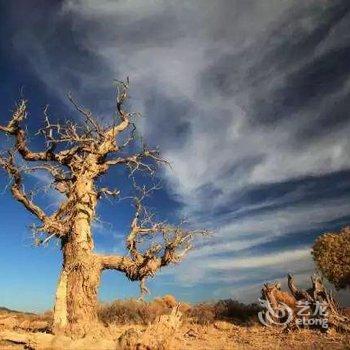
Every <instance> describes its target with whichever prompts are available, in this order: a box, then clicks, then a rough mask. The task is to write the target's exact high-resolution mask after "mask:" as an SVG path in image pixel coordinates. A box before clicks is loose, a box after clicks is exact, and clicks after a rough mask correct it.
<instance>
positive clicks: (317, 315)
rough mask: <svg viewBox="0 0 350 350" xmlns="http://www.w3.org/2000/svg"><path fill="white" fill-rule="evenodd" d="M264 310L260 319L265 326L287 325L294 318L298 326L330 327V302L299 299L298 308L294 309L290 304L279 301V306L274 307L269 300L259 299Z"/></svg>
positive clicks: (260, 313)
mask: <svg viewBox="0 0 350 350" xmlns="http://www.w3.org/2000/svg"><path fill="white" fill-rule="evenodd" d="M259 303H260V305H261V306H262V307H263V308H264V310H262V311H260V312H259V313H258V318H259V321H260V322H261V323H262V324H263V325H265V326H273V325H277V326H279V327H283V328H285V327H287V326H288V324H290V322H291V321H292V320H294V321H295V324H296V325H297V326H304V327H305V326H307V327H309V326H311V327H312V326H321V327H322V328H324V329H327V328H328V318H327V317H328V311H327V309H328V304H327V303H324V302H319V301H316V303H314V304H311V303H310V302H308V301H298V302H297V304H296V310H294V311H293V310H292V309H291V308H290V307H289V306H288V305H286V304H285V303H283V302H279V303H278V306H277V307H274V308H273V307H272V306H271V304H270V303H269V301H268V300H265V299H259Z"/></svg>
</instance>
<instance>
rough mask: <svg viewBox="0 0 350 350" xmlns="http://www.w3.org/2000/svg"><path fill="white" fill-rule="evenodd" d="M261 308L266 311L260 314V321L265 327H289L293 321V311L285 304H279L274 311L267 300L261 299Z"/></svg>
mask: <svg viewBox="0 0 350 350" xmlns="http://www.w3.org/2000/svg"><path fill="white" fill-rule="evenodd" d="M259 303H260V305H261V306H263V307H264V308H265V310H263V311H260V312H259V313H258V318H259V321H260V322H261V323H262V324H263V325H265V326H272V325H277V326H280V327H283V328H285V327H287V325H288V324H289V323H290V322H291V321H292V319H293V310H292V309H291V308H290V307H289V306H288V305H286V304H285V303H279V304H278V306H277V307H276V308H275V309H274V308H272V307H271V305H270V303H269V302H268V301H267V300H264V299H259Z"/></svg>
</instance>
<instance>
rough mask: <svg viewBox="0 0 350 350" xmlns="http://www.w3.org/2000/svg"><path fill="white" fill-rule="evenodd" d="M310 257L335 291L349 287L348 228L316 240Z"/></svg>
mask: <svg viewBox="0 0 350 350" xmlns="http://www.w3.org/2000/svg"><path fill="white" fill-rule="evenodd" d="M312 256H313V258H314V260H315V262H316V264H317V267H318V269H319V270H320V271H321V273H322V275H323V276H324V277H325V278H327V279H328V281H330V282H331V283H333V284H334V286H335V287H336V288H337V289H341V288H346V287H347V286H350V227H344V228H343V229H342V230H341V231H340V232H337V233H326V234H324V235H322V236H320V237H319V238H317V240H316V242H315V243H314V245H313V247H312Z"/></svg>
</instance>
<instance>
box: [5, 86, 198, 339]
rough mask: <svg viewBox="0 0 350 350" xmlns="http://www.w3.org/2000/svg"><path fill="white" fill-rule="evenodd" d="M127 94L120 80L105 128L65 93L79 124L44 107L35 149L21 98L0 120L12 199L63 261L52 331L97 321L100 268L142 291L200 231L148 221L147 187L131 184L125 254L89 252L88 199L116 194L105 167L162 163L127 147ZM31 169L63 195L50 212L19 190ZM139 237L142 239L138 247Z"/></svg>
mask: <svg viewBox="0 0 350 350" xmlns="http://www.w3.org/2000/svg"><path fill="white" fill-rule="evenodd" d="M127 97H128V83H118V87H117V94H116V116H115V118H114V119H113V122H111V123H110V125H109V126H105V125H104V124H103V123H102V122H101V121H99V120H98V119H97V118H96V117H94V116H93V114H92V113H91V112H90V111H88V110H86V109H84V108H82V107H80V106H79V105H78V104H77V103H76V102H75V101H74V100H73V99H72V98H71V97H70V100H71V102H72V103H73V105H74V107H75V108H76V110H77V111H78V112H79V113H80V115H81V116H82V122H80V123H79V122H74V121H68V122H66V123H65V124H60V123H51V121H50V120H49V118H48V116H47V114H46V113H45V114H44V115H45V118H44V119H45V124H44V127H43V128H42V129H41V130H40V133H41V134H42V135H43V136H44V138H45V140H46V145H47V148H46V149H45V150H43V151H33V150H31V149H30V146H29V143H28V138H27V133H26V130H25V128H24V127H23V126H22V124H23V121H24V120H25V119H26V117H27V104H26V101H21V102H20V103H19V105H18V106H17V108H16V110H15V112H14V113H13V115H12V117H11V118H10V121H9V122H8V124H7V125H5V126H0V131H1V132H3V133H4V134H6V135H8V136H9V137H12V138H13V139H14V142H15V146H14V148H13V149H10V150H9V151H8V152H7V153H6V154H3V155H2V156H1V157H0V166H1V167H2V168H3V169H4V170H5V171H6V172H7V173H8V175H9V176H10V179H11V186H10V187H11V192H12V194H13V197H14V198H15V199H16V200H17V201H19V202H20V203H22V204H23V206H24V207H25V208H26V209H27V210H28V211H29V212H31V213H32V214H33V215H34V216H35V217H36V218H37V219H38V221H39V222H40V225H37V226H36V227H35V232H36V234H37V237H39V238H38V239H39V243H42V244H45V243H47V242H48V241H49V240H50V239H53V238H56V239H59V240H60V242H61V251H62V258H63V264H62V272H61V274H60V279H59V282H58V287H57V293H56V302H55V308H54V325H53V330H54V332H55V333H58V332H60V333H62V332H63V333H66V334H69V335H73V336H75V337H80V336H85V335H87V334H89V333H90V332H91V329H92V324H96V325H98V320H97V306H98V300H97V296H98V287H99V284H100V276H101V273H102V271H104V270H116V271H119V272H122V273H124V274H125V275H126V276H127V277H128V278H129V279H130V280H132V281H140V282H141V287H142V292H143V293H144V292H146V291H147V289H146V288H145V285H144V282H145V280H146V279H147V278H148V277H152V276H154V275H155V273H156V272H157V271H158V270H159V269H161V268H162V267H164V266H166V265H169V264H171V263H178V262H180V261H181V260H182V259H183V257H184V256H185V254H186V253H187V252H188V251H189V250H190V249H191V247H192V246H191V240H192V238H193V236H194V235H196V234H202V233H204V231H190V230H186V229H184V228H182V225H179V226H171V225H168V224H166V223H163V222H153V219H152V216H151V215H149V214H148V212H147V211H146V210H145V207H144V205H143V199H144V198H145V197H146V196H147V195H149V193H150V191H149V190H148V189H146V188H145V187H141V186H138V187H137V189H138V192H139V195H135V196H134V198H133V201H134V207H135V216H134V218H133V220H132V222H131V225H130V231H129V232H128V233H126V248H127V252H128V254H126V255H125V256H121V255H101V254H97V253H96V252H94V239H93V234H92V223H93V221H94V219H95V218H96V205H97V203H98V201H99V200H100V199H101V198H102V197H104V196H110V197H115V196H117V195H118V193H119V190H112V189H109V188H99V187H98V185H97V179H99V177H100V176H101V175H103V174H106V173H107V172H108V171H109V170H110V169H111V168H112V167H126V169H128V170H129V171H130V176H131V177H130V176H129V179H130V181H131V179H132V178H133V175H134V174H135V173H136V172H138V171H140V172H143V173H144V172H146V173H150V174H154V172H155V171H156V170H157V166H158V165H159V164H162V163H166V161H165V160H164V159H163V158H162V157H161V156H160V154H159V152H158V150H156V149H151V148H148V147H146V146H144V145H142V147H140V148H139V150H138V151H137V152H134V150H135V124H134V118H135V115H134V114H132V113H129V112H127V111H126V110H125V108H124V106H125V102H126V100H127ZM128 150H129V151H128ZM20 158H21V159H22V160H21V162H19V161H18V159H20ZM23 164H26V165H23ZM38 170H41V171H47V172H48V174H49V175H50V176H51V178H52V185H53V187H54V189H55V190H57V191H59V192H60V193H62V194H63V195H64V200H63V201H62V203H60V205H59V207H58V209H57V210H56V211H55V212H54V213H52V214H50V215H49V214H48V213H47V212H45V210H44V209H42V208H41V207H40V206H39V205H37V204H36V203H35V202H34V200H33V198H32V197H31V195H30V194H29V193H26V191H25V188H24V184H23V180H24V176H23V175H24V174H25V172H27V171H29V172H33V171H38ZM145 241H147V242H149V244H148V245H146V247H145V244H144V243H145ZM152 242H153V243H152ZM141 243H142V244H141ZM93 327H94V326H93Z"/></svg>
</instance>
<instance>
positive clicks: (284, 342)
mask: <svg viewBox="0 0 350 350" xmlns="http://www.w3.org/2000/svg"><path fill="white" fill-rule="evenodd" d="M48 321H49V317H48V316H45V315H43V316H42V315H41V316H38V315H34V314H24V313H14V312H12V311H6V310H2V311H0V349H1V350H19V349H37V350H43V349H48V350H49V349H51V350H61V349H65V350H80V349H81V350H89V349H91V350H100V349H101V350H109V349H127V348H128V347H127V344H126V345H125V343H124V345H121V343H120V342H118V338H120V337H121V335H122V334H124V335H125V334H131V336H133V334H136V337H137V336H138V334H143V333H146V332H147V329H148V328H149V326H145V325H135V324H134V325H133V324H126V325H110V326H109V327H108V335H106V337H104V338H100V339H92V338H91V339H89V338H86V339H83V340H78V341H71V340H70V339H67V338H64V337H58V338H57V339H55V340H54V341H51V343H50V345H46V346H43V345H38V344H39V343H36V342H35V340H34V341H32V342H31V343H30V344H29V345H28V344H27V345H25V344H24V343H21V340H20V338H21V337H22V338H23V339H25V338H26V337H27V336H29V335H37V336H38V337H41V336H42V337H44V338H45V336H47V337H51V338H50V339H53V338H52V335H50V334H46V333H45V332H48V331H49V328H48V327H49V326H48ZM161 332H162V329H158V331H157V333H158V336H159V335H161V334H159V333H161ZM19 335H20V336H21V337H19ZM166 336H167V337H171V338H172V339H171V341H169V342H168V343H167V344H166V345H164V347H154V348H152V347H149V348H148V349H174V350H183V349H196V350H199V349H201V350H202V349H218V350H219V349H220V350H228V349H230V350H231V349H303V350H306V349H350V337H349V335H346V334H342V333H338V332H336V331H335V330H329V331H327V332H326V333H322V332H320V331H317V330H314V331H313V330H306V329H301V330H294V331H286V330H281V329H276V328H267V327H263V326H261V325H259V324H257V323H254V324H251V325H245V326H244V325H235V324H233V323H231V322H227V321H214V322H213V323H212V324H207V325H200V324H196V323H191V322H189V321H184V322H183V323H182V324H181V326H180V327H178V328H177V329H176V330H174V332H172V333H171V335H170V336H169V335H166ZM11 337H12V341H11ZM15 338H16V339H17V340H16V341H17V342H18V343H14V342H13V340H15ZM33 339H34V338H33ZM132 348H133V346H132V345H130V347H129V349H132ZM135 349H136V348H135ZM139 349H147V347H140V348H139Z"/></svg>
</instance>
